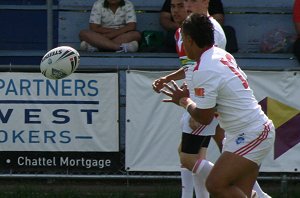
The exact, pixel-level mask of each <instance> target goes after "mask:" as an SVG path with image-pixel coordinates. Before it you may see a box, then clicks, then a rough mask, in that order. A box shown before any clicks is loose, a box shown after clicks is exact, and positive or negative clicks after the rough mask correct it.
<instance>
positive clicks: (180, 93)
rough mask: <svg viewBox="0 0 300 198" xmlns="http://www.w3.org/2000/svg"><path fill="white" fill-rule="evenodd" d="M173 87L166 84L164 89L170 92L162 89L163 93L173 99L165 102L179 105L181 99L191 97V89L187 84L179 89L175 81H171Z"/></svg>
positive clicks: (164, 100)
mask: <svg viewBox="0 0 300 198" xmlns="http://www.w3.org/2000/svg"><path fill="white" fill-rule="evenodd" d="M171 83H172V85H173V87H172V86H170V85H168V84H166V83H165V84H164V87H165V88H166V89H167V90H168V91H167V90H165V89H162V90H161V92H162V93H164V94H166V95H167V96H170V97H171V99H163V102H173V103H175V104H177V105H180V104H179V101H180V99H181V98H184V97H189V89H188V87H187V84H186V83H185V82H184V83H183V85H182V86H181V87H179V86H178V85H177V84H176V82H175V81H174V80H172V81H171Z"/></svg>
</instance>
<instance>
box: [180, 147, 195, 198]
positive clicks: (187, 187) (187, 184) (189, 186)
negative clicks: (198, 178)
mask: <svg viewBox="0 0 300 198" xmlns="http://www.w3.org/2000/svg"><path fill="white" fill-rule="evenodd" d="M180 153H181V143H180V145H179V146H178V155H179V156H180ZM180 176H181V198H192V197H193V194H194V182H193V175H192V171H190V170H189V169H187V168H185V167H184V166H183V165H181V168H180Z"/></svg>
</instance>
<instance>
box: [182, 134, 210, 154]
mask: <svg viewBox="0 0 300 198" xmlns="http://www.w3.org/2000/svg"><path fill="white" fill-rule="evenodd" d="M210 138H211V136H200V135H192V134H189V133H182V136H181V152H183V153H188V154H198V153H199V150H200V148H201V147H204V148H207V147H208V144H209V142H210Z"/></svg>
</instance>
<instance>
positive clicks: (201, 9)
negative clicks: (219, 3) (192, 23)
mask: <svg viewBox="0 0 300 198" xmlns="http://www.w3.org/2000/svg"><path fill="white" fill-rule="evenodd" d="M208 5H209V0H184V8H185V10H186V12H187V13H188V14H191V13H199V14H205V15H208Z"/></svg>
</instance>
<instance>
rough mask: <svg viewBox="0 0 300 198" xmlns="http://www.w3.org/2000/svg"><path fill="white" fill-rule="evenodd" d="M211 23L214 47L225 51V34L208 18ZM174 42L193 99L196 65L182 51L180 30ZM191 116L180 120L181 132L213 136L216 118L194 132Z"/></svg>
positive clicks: (185, 115)
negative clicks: (193, 80)
mask: <svg viewBox="0 0 300 198" xmlns="http://www.w3.org/2000/svg"><path fill="white" fill-rule="evenodd" d="M209 19H210V21H211V23H212V24H213V26H214V29H215V30H214V39H215V45H217V46H220V47H221V48H223V49H225V46H226V37H225V33H224V31H223V29H222V27H221V26H220V24H219V23H218V22H217V21H216V20H215V19H214V18H212V17H209ZM175 41H176V51H177V54H178V56H179V60H180V63H181V66H184V67H186V69H185V80H186V82H187V85H188V87H189V89H190V97H191V98H193V97H194V90H193V89H192V87H191V86H192V83H191V82H192V76H193V70H194V67H195V65H196V62H195V61H193V60H191V59H189V58H188V57H187V56H186V54H185V51H184V47H183V41H182V35H181V28H178V29H177V31H176V33H175ZM190 118H191V116H190V114H189V113H188V112H185V113H184V114H183V116H182V118H181V126H182V131H183V132H186V133H191V134H196V135H203V136H208V135H214V134H215V129H216V126H217V125H218V121H217V119H216V118H214V120H213V121H212V123H211V124H210V125H207V126H205V125H203V126H200V127H199V128H198V129H196V130H192V129H191V128H190V126H189V120H190Z"/></svg>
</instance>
